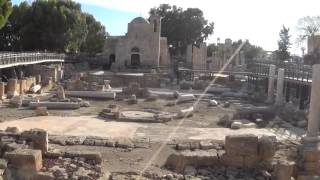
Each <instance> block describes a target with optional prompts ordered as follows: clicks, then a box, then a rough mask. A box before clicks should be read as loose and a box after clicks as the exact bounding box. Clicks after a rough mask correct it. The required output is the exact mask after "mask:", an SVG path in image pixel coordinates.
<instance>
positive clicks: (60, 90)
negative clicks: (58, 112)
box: [57, 86, 66, 99]
mask: <svg viewBox="0 0 320 180" xmlns="http://www.w3.org/2000/svg"><path fill="white" fill-rule="evenodd" d="M57 96H58V98H59V99H65V98H66V94H65V92H64V88H63V87H62V86H59V87H58V89H57Z"/></svg>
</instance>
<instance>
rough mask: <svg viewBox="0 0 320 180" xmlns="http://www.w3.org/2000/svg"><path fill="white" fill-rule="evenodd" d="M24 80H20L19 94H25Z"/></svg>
mask: <svg viewBox="0 0 320 180" xmlns="http://www.w3.org/2000/svg"><path fill="white" fill-rule="evenodd" d="M22 81H23V80H22V79H20V80H19V84H20V86H19V94H20V95H23V94H24V88H23V85H22V83H23V82H22Z"/></svg>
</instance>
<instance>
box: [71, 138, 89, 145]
mask: <svg viewBox="0 0 320 180" xmlns="http://www.w3.org/2000/svg"><path fill="white" fill-rule="evenodd" d="M85 139H86V137H85V136H69V137H67V139H66V144H67V145H82V144H83V142H84V141H85Z"/></svg>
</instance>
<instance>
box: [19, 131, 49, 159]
mask: <svg viewBox="0 0 320 180" xmlns="http://www.w3.org/2000/svg"><path fill="white" fill-rule="evenodd" d="M21 137H22V138H24V139H28V140H31V141H32V146H33V148H34V149H39V150H41V151H42V152H43V153H46V152H47V151H48V146H49V145H48V143H49V139H48V132H47V131H45V130H42V129H31V130H30V131H24V132H23V133H22V134H21Z"/></svg>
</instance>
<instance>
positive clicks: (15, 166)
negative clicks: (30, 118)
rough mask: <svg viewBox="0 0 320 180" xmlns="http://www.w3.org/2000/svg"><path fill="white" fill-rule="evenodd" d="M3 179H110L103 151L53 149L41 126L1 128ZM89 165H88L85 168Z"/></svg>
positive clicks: (0, 161)
mask: <svg viewBox="0 0 320 180" xmlns="http://www.w3.org/2000/svg"><path fill="white" fill-rule="evenodd" d="M0 148H1V157H0V179H2V178H4V179H34V180H43V179H78V178H80V179H99V178H101V179H108V178H109V176H108V174H104V173H102V171H101V162H102V155H101V153H99V152H85V151H68V150H66V151H60V150H57V149H49V147H48V133H47V132H46V131H44V130H41V129H32V130H30V131H24V132H21V133H20V132H19V130H18V129H17V128H15V127H9V128H7V129H6V131H5V132H3V131H1V132H0ZM84 167H85V168H84Z"/></svg>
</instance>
